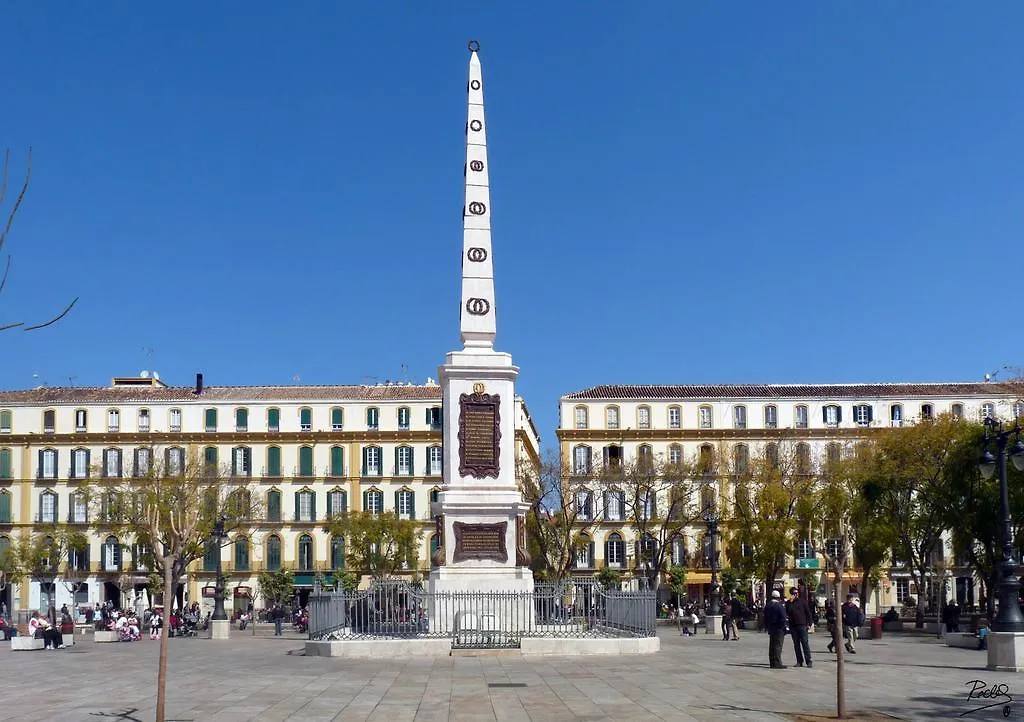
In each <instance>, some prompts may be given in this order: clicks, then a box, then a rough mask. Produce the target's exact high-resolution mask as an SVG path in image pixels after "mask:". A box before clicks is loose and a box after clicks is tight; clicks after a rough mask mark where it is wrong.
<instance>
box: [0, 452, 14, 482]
mask: <svg viewBox="0 0 1024 722" xmlns="http://www.w3.org/2000/svg"><path fill="white" fill-rule="evenodd" d="M11 474H12V472H11V450H10V449H0V479H10V478H11Z"/></svg>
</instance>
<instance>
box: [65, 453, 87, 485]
mask: <svg viewBox="0 0 1024 722" xmlns="http://www.w3.org/2000/svg"><path fill="white" fill-rule="evenodd" d="M69 476H70V478H72V479H87V478H88V477H89V450H88V449H72V450H71V473H70V474H69Z"/></svg>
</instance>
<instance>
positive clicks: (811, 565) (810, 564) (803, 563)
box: [796, 559, 821, 569]
mask: <svg viewBox="0 0 1024 722" xmlns="http://www.w3.org/2000/svg"><path fill="white" fill-rule="evenodd" d="M819 566H821V565H820V564H819V562H818V560H817V559H797V560H796V568H797V569H817V568H818V567H819Z"/></svg>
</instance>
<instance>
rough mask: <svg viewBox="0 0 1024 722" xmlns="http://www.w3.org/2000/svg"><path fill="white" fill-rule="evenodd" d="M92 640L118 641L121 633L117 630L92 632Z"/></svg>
mask: <svg viewBox="0 0 1024 722" xmlns="http://www.w3.org/2000/svg"><path fill="white" fill-rule="evenodd" d="M92 641H94V642H120V641H121V635H120V633H118V632H99V631H97V632H93V633H92Z"/></svg>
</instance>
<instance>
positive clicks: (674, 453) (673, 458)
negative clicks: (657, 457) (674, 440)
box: [668, 444, 683, 466]
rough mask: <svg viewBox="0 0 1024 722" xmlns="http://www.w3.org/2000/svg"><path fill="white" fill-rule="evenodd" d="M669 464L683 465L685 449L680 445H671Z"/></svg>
mask: <svg viewBox="0 0 1024 722" xmlns="http://www.w3.org/2000/svg"><path fill="white" fill-rule="evenodd" d="M668 463H669V464H672V465H673V466H678V465H679V464H682V463H683V447H682V446H680V445H679V444H669V447H668Z"/></svg>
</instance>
